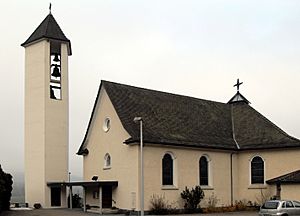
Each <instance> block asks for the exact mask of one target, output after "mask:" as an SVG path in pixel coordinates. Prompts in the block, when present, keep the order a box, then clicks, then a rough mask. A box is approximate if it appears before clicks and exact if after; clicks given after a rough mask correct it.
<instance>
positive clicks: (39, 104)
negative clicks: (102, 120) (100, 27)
mask: <svg viewBox="0 0 300 216" xmlns="http://www.w3.org/2000/svg"><path fill="white" fill-rule="evenodd" d="M22 46H23V47H24V48H25V202H27V203H29V206H33V205H34V204H35V203H40V204H41V205H42V207H52V206H61V207H65V206H66V188H65V187H52V188H50V187H48V186H47V183H49V182H63V181H68V151H69V147H68V146H69V86H68V56H69V55H71V42H70V40H69V39H68V38H67V37H66V36H65V35H64V33H63V31H62V30H61V29H60V27H59V25H58V24H57V22H56V21H55V19H54V17H53V16H52V14H51V11H50V13H49V14H48V16H47V17H46V18H45V19H44V20H43V21H42V23H41V24H40V25H39V26H38V27H37V28H36V30H35V31H34V32H33V33H32V34H31V36H30V37H29V38H28V39H27V40H26V41H25V42H24V43H23V44H22Z"/></svg>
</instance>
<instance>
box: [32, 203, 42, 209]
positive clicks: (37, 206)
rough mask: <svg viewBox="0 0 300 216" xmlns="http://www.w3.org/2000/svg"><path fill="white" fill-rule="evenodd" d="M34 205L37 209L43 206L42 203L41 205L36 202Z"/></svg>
mask: <svg viewBox="0 0 300 216" xmlns="http://www.w3.org/2000/svg"><path fill="white" fill-rule="evenodd" d="M33 207H34V208H35V209H40V208H42V205H41V204H40V203H34V204H33Z"/></svg>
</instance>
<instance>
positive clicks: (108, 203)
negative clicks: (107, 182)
mask: <svg viewBox="0 0 300 216" xmlns="http://www.w3.org/2000/svg"><path fill="white" fill-rule="evenodd" d="M111 207H112V187H111V186H103V187H102V208H111Z"/></svg>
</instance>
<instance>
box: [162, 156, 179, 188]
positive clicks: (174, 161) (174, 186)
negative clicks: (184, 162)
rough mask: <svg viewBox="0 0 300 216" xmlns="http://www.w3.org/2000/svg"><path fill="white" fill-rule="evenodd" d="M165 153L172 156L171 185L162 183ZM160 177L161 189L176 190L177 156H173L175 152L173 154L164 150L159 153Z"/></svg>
mask: <svg viewBox="0 0 300 216" xmlns="http://www.w3.org/2000/svg"><path fill="white" fill-rule="evenodd" d="M166 154H169V155H170V156H171V158H172V162H173V175H172V178H173V182H172V183H173V184H172V185H171V184H170V185H166V184H165V185H164V184H163V183H164V182H163V159H164V157H165V155H166ZM160 179H161V186H162V188H161V189H162V190H178V176H177V158H176V156H175V154H173V152H170V151H166V152H164V153H163V154H162V155H161V165H160Z"/></svg>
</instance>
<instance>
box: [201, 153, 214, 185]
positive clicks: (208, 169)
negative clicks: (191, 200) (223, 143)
mask: <svg viewBox="0 0 300 216" xmlns="http://www.w3.org/2000/svg"><path fill="white" fill-rule="evenodd" d="M203 157H204V158H205V159H206V162H207V184H201V172H200V170H201V169H200V168H201V167H200V161H201V158H203ZM198 182H199V185H200V186H201V188H202V189H213V186H212V169H211V158H210V157H209V156H208V155H207V154H202V155H201V156H200V158H199V160H198Z"/></svg>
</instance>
